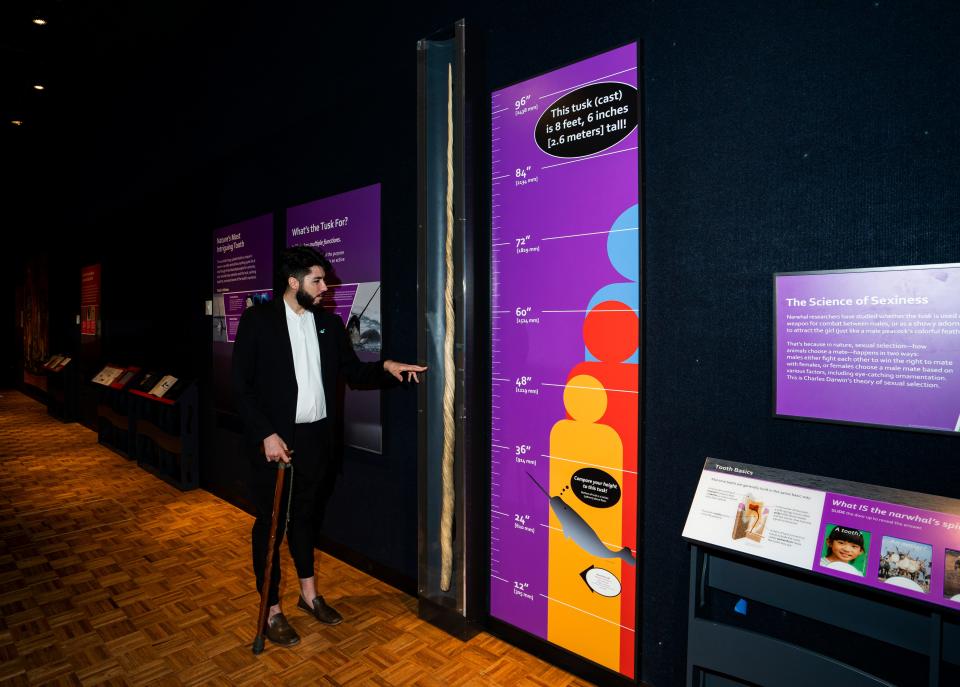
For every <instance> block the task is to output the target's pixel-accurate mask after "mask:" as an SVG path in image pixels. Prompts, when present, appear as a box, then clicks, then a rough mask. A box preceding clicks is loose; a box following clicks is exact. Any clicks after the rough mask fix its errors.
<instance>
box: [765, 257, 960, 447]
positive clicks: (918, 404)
mask: <svg viewBox="0 0 960 687" xmlns="http://www.w3.org/2000/svg"><path fill="white" fill-rule="evenodd" d="M774 302H775V306H774V308H775V315H774V317H775V328H776V341H775V350H774V366H775V371H774V379H775V386H776V388H775V393H774V403H775V415H776V416H778V417H789V418H801V419H810V420H824V421H833V422H843V423H854V424H861V425H878V426H883V427H896V428H902V429H912V430H919V431H931V432H949V433H956V432H958V431H960V375H958V374H957V367H958V363H960V265H958V264H948V265H921V266H911V267H884V268H875V269H863V270H837V271H830V272H797V273H787V274H777V275H775V276H774Z"/></svg>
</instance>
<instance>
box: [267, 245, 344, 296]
mask: <svg viewBox="0 0 960 687" xmlns="http://www.w3.org/2000/svg"><path fill="white" fill-rule="evenodd" d="M279 264H280V267H279V270H278V271H277V278H278V280H279V285H280V287H281V288H280V290H281V291H283V290H285V289H286V288H287V278H288V277H293V278H294V279H296V280H297V281H299V282H302V281H303V277H304V275H306V274H307V273H308V272H309V271H310V269H311V268H312V267H313V266H314V265H317V266H319V267H321V268H323V271H324V272H325V273H326V274H329V273H330V269H331V266H330V261H329V260H327V258H326V257H325V256H324V255H323V253H321V252H319V251H317V250H314V249H313V248H311V247H310V246H296V247H294V248H287V249H286V250H285V251H283V252H281V253H280V261H279Z"/></svg>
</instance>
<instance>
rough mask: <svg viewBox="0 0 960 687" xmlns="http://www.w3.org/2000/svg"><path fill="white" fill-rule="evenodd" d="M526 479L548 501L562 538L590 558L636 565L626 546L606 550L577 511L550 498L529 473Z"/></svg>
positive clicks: (557, 497)
mask: <svg viewBox="0 0 960 687" xmlns="http://www.w3.org/2000/svg"><path fill="white" fill-rule="evenodd" d="M527 477H529V478H530V479H531V480H532V481H533V483H534V484H536V485H537V488H538V489H540V491H542V492H543V493H544V495H546V497H547V498H548V499H550V509H551V510H552V511H553V513H554V515H556V516H557V520H559V521H560V527H561V529H562V530H563V536H564V537H566V538H567V539H572V540H573V543H574V544H576V545H577V546H579V547H580V548H581V549H583V550H584V551H586V552H587V553H589V554H590V555H591V556H596V557H597V558H619V559H620V560H622V561H623V562H624V563H628V564H630V565H636V564H637V559H636V558H634V557H633V554H632V553H631V552H630V549H628V548H627V547H626V546H624V547H623V548H622V549H620V550H619V551H611V550H610V549H608V548H607V546H606V544H604V543H603V542H602V541H600V537H598V536H597V533H596V532H594V531H593V528H592V527H590V525H588V524H587V522H586V520H584V519H583V518H581V517H580V514H579V513H577V511H575V510H573V508H571V507H570V506H568V505H567V504H566V502H565V501H564V500H563V499H562V498H560V497H559V496H550V494H548V493H547V490H546V489H544V488H543V487H541V486H540V483H539V482H538V481H537V480H535V479H534V478H533V475H531V474H530V473H529V472H528V473H527Z"/></svg>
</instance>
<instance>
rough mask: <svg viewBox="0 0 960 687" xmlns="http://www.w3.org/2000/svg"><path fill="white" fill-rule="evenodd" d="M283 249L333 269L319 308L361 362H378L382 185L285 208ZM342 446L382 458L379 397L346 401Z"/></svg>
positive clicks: (353, 395)
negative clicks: (310, 253)
mask: <svg viewBox="0 0 960 687" xmlns="http://www.w3.org/2000/svg"><path fill="white" fill-rule="evenodd" d="M286 237H287V242H286V243H287V246H288V247H290V246H310V247H312V248H316V249H317V250H318V251H320V252H321V253H323V254H324V255H325V256H326V258H327V260H329V261H330V264H331V266H332V270H331V274H330V275H328V279H327V286H328V287H329V290H328V291H327V292H326V293H325V294H324V295H323V301H322V302H321V307H323V308H325V309H326V310H328V311H330V312H333V313H335V314H336V315H338V316H339V317H340V318H341V319H342V320H343V324H344V326H345V327H346V328H347V335H348V336H349V337H350V343H351V344H352V345H353V349H354V351H355V352H356V354H357V357H358V358H360V360H365V361H372V360H379V359H380V352H381V344H382V340H383V325H382V323H381V318H380V184H374V185H372V186H365V187H363V188H359V189H356V190H353V191H347V192H346V193H340V194H337V195H335V196H330V197H329V198H321V199H320V200H315V201H313V202H311V203H305V204H304V205H298V206H296V207H292V208H288V209H287V222H286ZM343 412H344V442H345V443H346V444H347V445H349V446H353V447H355V448H359V449H363V450H365V451H370V452H372V453H381V452H382V450H383V430H382V426H381V422H380V392H379V391H367V390H362V391H355V390H353V389H350V388H349V387H348V388H347V390H346V393H345V398H344V410H343Z"/></svg>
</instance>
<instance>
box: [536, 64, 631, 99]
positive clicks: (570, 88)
mask: <svg viewBox="0 0 960 687" xmlns="http://www.w3.org/2000/svg"><path fill="white" fill-rule="evenodd" d="M636 69H637V68H636V67H628V68H627V69H621V70H620V71H619V72H614V73H613V74H607V75H606V76H598V77H597V78H596V79H591V80H590V81H584V82H583V83H581V84H577V85H576V86H569V87H567V88H561V89H560V90H559V91H554V92H553V93H547V94H545V95H541V96H540V97H539V98H537V100H543V99H544V98H549V97H550V96H551V95H556V94H557V93H565V92H567V91H572V90H573V89H574V88H580V87H581V86H588V85H590V84H592V83H596V82H597V81H603V80H604V79H609V78H610V77H611V76H619V75H620V74H626V73H627V72H632V71H636ZM624 85H626V86H630V85H632V84H624Z"/></svg>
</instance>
